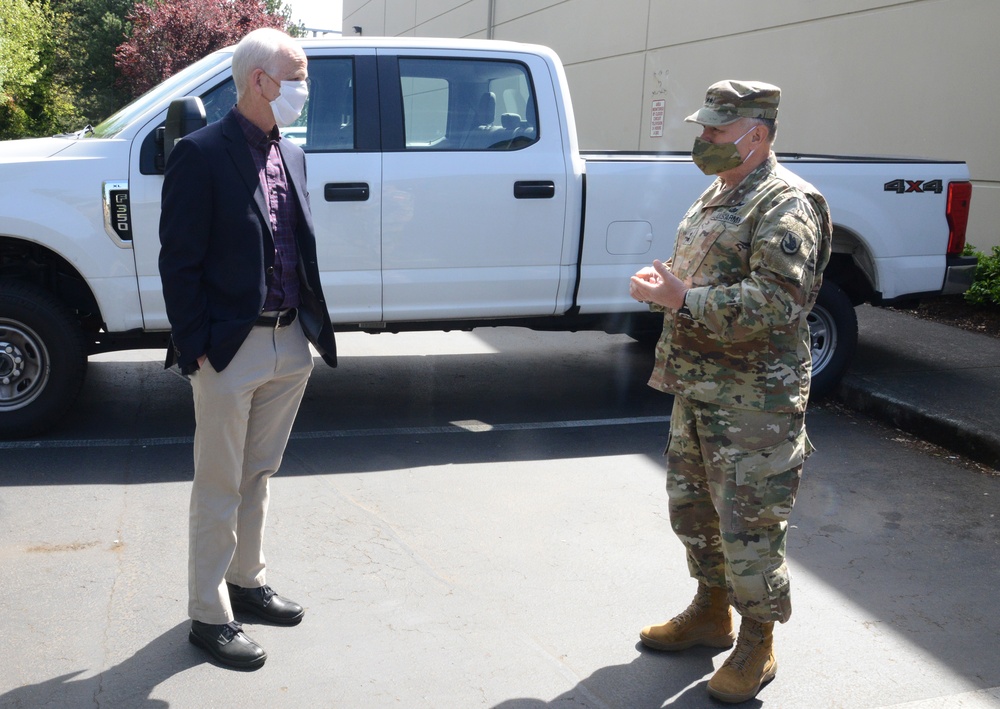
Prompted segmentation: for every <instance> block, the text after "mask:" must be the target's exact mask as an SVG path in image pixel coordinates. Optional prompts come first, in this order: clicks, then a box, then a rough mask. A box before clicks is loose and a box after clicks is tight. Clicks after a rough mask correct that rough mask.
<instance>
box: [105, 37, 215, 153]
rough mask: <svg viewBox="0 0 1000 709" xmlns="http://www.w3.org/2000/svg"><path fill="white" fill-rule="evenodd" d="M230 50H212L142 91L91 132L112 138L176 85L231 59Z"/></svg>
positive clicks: (174, 91)
mask: <svg viewBox="0 0 1000 709" xmlns="http://www.w3.org/2000/svg"><path fill="white" fill-rule="evenodd" d="M232 56H233V53H232V52H231V51H228V52H226V51H223V52H214V53H212V54H209V55H208V56H207V57H203V58H202V59H199V60H198V61H196V62H195V63H194V64H192V65H190V66H189V67H187V68H185V69H182V70H181V71H179V72H177V73H176V74H174V75H173V76H171V77H170V78H168V79H167V80H166V81H164V82H163V83H161V84H157V85H156V86H154V87H153V88H152V89H150V90H149V91H147V92H146V93H144V94H143V95H142V96H140V97H139V98H137V99H136V100H135V101H133V102H132V103H130V104H128V105H127V106H125V108H123V109H121V110H120V111H118V112H117V113H116V114H114V115H113V116H111V117H110V118H108V119H107V120H105V121H103V122H102V123H99V124H98V125H97V126H96V127H95V128H94V132H93V133H92V134H91V135H93V137H95V138H112V137H114V136H116V135H118V133H119V132H120V131H121V130H122V129H123V128H125V126H127V125H128V124H129V123H131V122H132V121H133V120H135V118H136V117H138V116H140V115H142V114H143V113H145V112H146V111H147V110H149V109H150V108H151V107H153V106H155V105H156V104H158V103H160V102H161V101H162V100H164V99H165V98H168V97H172V96H173V95H174V94H175V93H176V91H177V89H178V87H180V86H183V85H184V84H185V83H187V82H188V81H190V79H191V78H192V77H194V76H198V75H199V74H202V73H204V72H207V71H210V70H211V69H212V68H213V67H216V66H220V65H222V64H223V63H225V62H228V61H229V60H230V59H232Z"/></svg>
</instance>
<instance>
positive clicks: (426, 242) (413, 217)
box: [379, 49, 575, 322]
mask: <svg viewBox="0 0 1000 709" xmlns="http://www.w3.org/2000/svg"><path fill="white" fill-rule="evenodd" d="M413 51H414V50H406V52H404V50H389V49H380V50H379V83H380V87H381V98H382V103H381V113H382V115H381V118H382V141H383V142H382V148H383V186H382V279H383V318H384V320H386V321H390V322H391V321H406V320H446V319H475V318H492V317H504V316H531V315H552V314H553V313H554V312H556V307H557V305H556V303H557V298H558V295H559V293H560V285H561V284H562V285H563V287H564V288H565V283H566V281H567V280H568V278H567V277H566V276H564V275H563V274H562V273H561V269H560V263H561V262H562V261H563V259H564V256H565V255H564V254H563V250H564V229H565V227H566V219H567V215H566V210H567V188H566V186H567V172H568V169H569V168H568V165H567V158H566V150H565V148H564V146H563V143H562V141H561V131H560V130H559V125H558V121H557V119H556V116H557V112H556V107H555V97H554V95H553V93H552V89H551V83H550V81H551V80H550V79H549V78H548V75H547V74H546V75H545V77H544V79H545V82H544V83H543V82H541V81H539V82H536V81H534V80H533V72H541V71H544V69H545V65H544V64H542V63H541V62H540V61H538V62H537V63H538V66H534V67H533V66H531V63H532V62H534V61H536V60H537V58H535V57H531V56H529V55H525V57H524V58H523V60H514V59H511V58H509V57H506V56H497V57H495V58H492V57H484V56H483V55H482V54H481V53H480V54H479V55H474V56H472V55H470V56H463V55H462V54H461V52H456V51H449V52H436V51H433V50H430V51H428V52H426V53H420V54H412V53H410V52H413ZM536 83H537V86H536ZM546 88H547V90H546ZM570 258H575V254H573V255H572V256H571V257H570ZM567 271H568V269H567Z"/></svg>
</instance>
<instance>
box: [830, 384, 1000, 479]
mask: <svg viewBox="0 0 1000 709" xmlns="http://www.w3.org/2000/svg"><path fill="white" fill-rule="evenodd" d="M836 398H837V400H838V401H840V402H841V403H842V404H844V405H845V406H847V407H849V408H851V409H853V410H855V411H858V412H860V413H863V414H867V415H869V416H872V417H873V418H876V419H879V420H880V421H883V422H885V423H888V424H891V425H893V426H895V427H897V428H899V429H900V430H902V431H906V432H907V433H911V434H913V435H914V436H917V437H919V438H921V439H923V440H925V441H928V442H929V443H934V444H936V445H939V446H941V447H943V448H947V449H948V450H951V451H954V452H955V453H958V454H960V455H964V456H966V457H968V458H971V459H972V460H975V461H977V462H979V463H982V464H984V465H989V466H991V467H994V468H1000V435H998V433H997V432H996V431H989V430H986V429H984V428H981V427H979V426H977V425H975V424H973V423H970V421H969V420H967V419H966V420H958V419H954V418H951V417H949V416H945V415H943V414H940V413H936V412H933V411H930V410H928V409H926V408H924V407H920V406H916V405H914V404H912V403H911V402H908V401H904V400H902V399H899V398H896V397H895V396H893V395H892V394H890V393H888V392H885V391H880V390H878V388H877V387H873V386H872V383H871V382H869V381H867V380H866V379H865V378H863V377H859V376H852V375H851V374H848V375H847V376H845V377H844V379H843V380H842V381H841V382H840V384H839V385H838V387H837V390H836Z"/></svg>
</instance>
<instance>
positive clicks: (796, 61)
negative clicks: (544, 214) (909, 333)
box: [344, 0, 1000, 251]
mask: <svg viewBox="0 0 1000 709" xmlns="http://www.w3.org/2000/svg"><path fill="white" fill-rule="evenodd" d="M998 24H1000V2H997V0H909V1H902V0H825V1H824V2H816V1H815V0H756V2H753V3H741V2H735V1H734V0H616V1H615V2H609V1H608V0H344V34H345V35H350V34H351V31H352V27H354V26H359V27H361V28H362V32H363V34H365V35H412V36H422V37H433V36H439V37H470V38H488V37H492V38H495V39H508V40H515V41H520V42H535V43H538V44H545V45H548V46H550V47H552V48H554V49H555V50H556V51H557V52H558V53H559V55H560V57H561V59H562V61H563V63H564V64H565V65H566V72H567V75H568V77H569V82H570V90H571V93H572V96H573V103H574V107H575V110H576V118H577V127H578V130H579V134H580V145H581V147H582V148H583V149H585V150H601V149H609V150H689V149H690V147H691V143H692V141H693V139H694V136H695V134H696V128H695V127H694V126H692V125H691V124H686V123H684V122H683V119H684V117H685V116H687V115H688V114H690V113H692V112H693V111H694V110H695V109H696V108H697V107H698V106H699V105H700V104H701V101H702V99H703V97H704V92H705V88H706V87H707V86H708V85H709V84H711V83H713V82H714V81H717V80H719V79H723V78H735V79H759V80H763V81H769V82H771V83H774V84H777V85H779V86H781V88H782V92H783V93H782V101H781V109H780V116H779V122H780V130H779V134H778V141H777V146H776V147H777V149H778V150H780V151H786V152H802V153H833V154H844V155H889V156H910V157H924V158H938V159H958V160H965V161H967V162H968V163H969V168H970V170H971V172H972V177H973V180H974V184H975V187H974V190H973V198H972V215H971V220H970V225H969V236H968V241H969V243H971V244H973V245H975V246H976V247H978V248H980V249H981V250H984V251H988V250H989V249H990V248H991V247H993V246H996V245H1000V121H998V120H997V118H998V115H1000V41H998V40H997V38H996V29H995V28H996V27H997V26H998ZM656 99H663V100H665V101H666V121H665V125H664V128H663V135H662V136H661V137H651V136H650V132H651V131H650V118H651V104H652V101H654V100H656ZM896 177H898V178H900V179H905V178H906V177H907V176H906V175H905V174H902V173H901V174H899V175H898V176H896ZM835 208H836V205H834V209H835Z"/></svg>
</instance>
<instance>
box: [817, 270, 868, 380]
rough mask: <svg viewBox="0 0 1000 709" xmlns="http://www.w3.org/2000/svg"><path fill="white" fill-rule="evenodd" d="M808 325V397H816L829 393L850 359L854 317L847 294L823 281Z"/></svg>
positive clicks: (854, 336)
mask: <svg viewBox="0 0 1000 709" xmlns="http://www.w3.org/2000/svg"><path fill="white" fill-rule="evenodd" d="M808 322H809V337H810V341H811V349H812V361H813V373H812V377H813V378H812V384H811V386H810V397H819V396H823V395H824V394H828V393H829V392H831V391H833V388H834V387H835V386H836V385H837V382H839V381H840V378H841V377H842V376H843V375H844V372H846V371H847V368H848V367H849V366H850V364H851V360H852V359H853V358H854V350H855V349H856V348H857V346H858V316H857V313H856V312H854V305H853V304H852V303H851V299H850V298H849V297H848V296H847V293H845V292H844V291H843V289H842V288H841V287H840V286H838V285H837V284H836V283H834V282H833V281H823V286H822V287H821V288H820V291H819V297H818V298H817V299H816V305H815V306H813V309H812V312H810V313H809V317H808Z"/></svg>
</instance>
